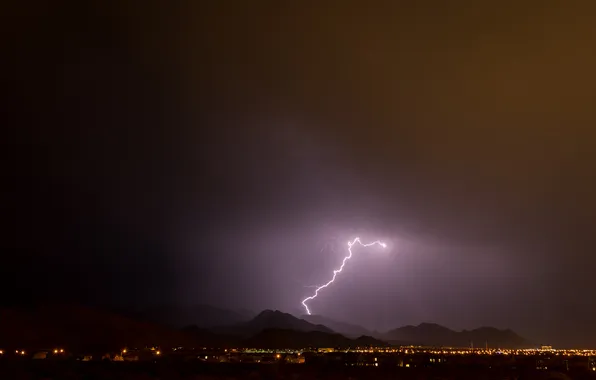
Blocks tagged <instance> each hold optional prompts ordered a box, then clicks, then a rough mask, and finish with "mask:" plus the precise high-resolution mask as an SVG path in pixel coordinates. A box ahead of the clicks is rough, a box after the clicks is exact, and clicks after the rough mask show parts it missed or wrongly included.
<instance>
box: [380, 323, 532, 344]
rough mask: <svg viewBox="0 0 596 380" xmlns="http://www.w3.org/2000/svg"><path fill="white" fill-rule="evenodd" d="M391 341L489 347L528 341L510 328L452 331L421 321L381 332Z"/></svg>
mask: <svg viewBox="0 0 596 380" xmlns="http://www.w3.org/2000/svg"><path fill="white" fill-rule="evenodd" d="M383 337H384V338H385V339H386V340H388V341H390V342H392V341H400V342H410V343H411V344H419V345H427V346H451V347H469V346H470V345H471V344H474V345H475V346H476V347H485V346H486V345H488V347H491V348H519V347H526V346H528V342H527V341H526V340H525V339H524V338H522V337H520V336H519V335H517V334H516V333H515V332H513V331H511V330H499V329H496V328H494V327H481V328H478V329H474V330H469V331H468V330H463V331H454V330H451V329H449V328H447V327H444V326H441V325H438V324H436V323H421V324H419V325H418V326H411V325H408V326H403V327H400V328H397V329H394V330H391V331H388V332H387V333H385V334H383Z"/></svg>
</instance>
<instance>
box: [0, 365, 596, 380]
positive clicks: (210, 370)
mask: <svg viewBox="0 0 596 380" xmlns="http://www.w3.org/2000/svg"><path fill="white" fill-rule="evenodd" d="M0 379H11V380H12V379H14V380H20V379H47V380H50V379H52V380H53V379H65V380H69V379H72V380H75V379H85V380H87V379H89V380H92V379H93V380H94V379H97V380H100V379H114V380H119V379H121V380H125V379H126V380H141V379H160V380H169V379H172V380H177V379H185V380H186V379H188V380H211V379H213V380H215V379H225V380H233V379H263V380H265V379H271V380H273V379H291V380H300V379H317V380H319V379H320V380H325V379H338V380H339V379H346V380H348V379H350V380H367V379H437V380H438V379H463V380H467V379H470V380H482V379H486V380H492V379H499V380H504V379H518V380H522V379H544V380H549V379H596V373H590V372H577V373H573V372H567V373H563V372H555V371H543V370H542V371H541V370H535V371H534V370H529V371H515V370H502V369H498V370H491V369H487V368H474V367H461V368H450V369H447V370H446V369H432V368H371V367H367V368H364V367H363V368H354V367H330V366H305V365H288V364H286V365H277V364H274V365H251V364H206V363H196V362H179V363H173V362H166V361H163V362H138V363H114V362H77V361H64V362H51V361H21V362H18V361H13V362H0Z"/></svg>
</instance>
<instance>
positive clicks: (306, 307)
mask: <svg viewBox="0 0 596 380" xmlns="http://www.w3.org/2000/svg"><path fill="white" fill-rule="evenodd" d="M356 243H358V244H360V245H361V246H363V247H370V246H372V245H380V246H381V247H383V248H386V247H387V244H385V243H383V242H381V241H379V240H376V241H373V242H372V243H366V244H364V243H363V242H362V241H361V240H360V238H359V237H357V238H355V239H354V240H352V241H349V242H348V252H349V254H348V255H347V256H346V257H344V259H343V261H342V262H341V266H340V267H339V269H336V270H334V271H333V277H332V278H331V280H329V282H328V283H326V284H324V285H321V286H319V287H317V289H316V290H315V294H313V295H312V296H310V297H307V298H305V299H304V300H303V301H302V306H304V308H305V309H306V314H308V315H311V314H310V309H309V308H308V306H307V305H306V303H307V302H308V301H310V300H313V299H315V298H317V296H318V295H319V292H320V291H321V290H322V289H325V288H326V287H328V286H329V285H331V284H333V281H335V277H337V274H338V273H341V271H342V270H343V269H344V266H345V265H346V262H347V261H348V260H350V259H351V258H352V246H353V245H354V244H356Z"/></svg>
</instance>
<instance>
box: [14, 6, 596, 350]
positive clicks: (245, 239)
mask: <svg viewBox="0 0 596 380" xmlns="http://www.w3.org/2000/svg"><path fill="white" fill-rule="evenodd" d="M465 3H466V4H465V6H464V4H463V3H461V4H460V3H458V4H454V3H452V4H447V3H444V4H443V3H442V4H438V2H437V3H436V4H433V5H432V6H430V5H427V6H422V5H421V4H418V3H414V2H412V3H406V2H378V3H377V4H376V5H375V6H374V7H371V6H365V4H364V3H362V4H358V3H357V2H327V3H325V4H321V3H316V4H315V3H313V4H311V5H310V6H309V5H306V4H304V3H301V4H300V5H298V4H295V5H290V4H264V3H255V2H251V3H242V2H227V3H224V2H218V3H212V4H207V3H206V2H189V3H176V4H175V5H168V6H165V5H163V4H158V3H157V2H146V3H144V5H143V7H142V8H141V7H137V6H133V5H132V4H131V3H118V4H117V5H115V6H113V7H112V6H107V5H105V4H100V3H97V4H94V6H91V5H84V6H83V5H78V8H70V7H64V8H62V9H60V8H55V7H50V6H48V8H47V9H45V10H44V12H34V11H32V10H31V11H30V10H24V9H21V10H20V11H19V12H20V13H19V12H17V14H18V15H19V16H20V18H18V19H19V20H20V21H21V22H18V23H17V22H12V23H8V25H10V26H12V29H11V28H7V29H6V30H7V31H10V32H11V33H15V32H16V33H17V34H18V35H20V36H21V37H20V38H21V41H20V45H19V44H18V43H17V46H16V47H17V50H16V51H18V52H19V54H16V55H15V57H17V59H16V63H17V65H16V67H18V70H15V71H14V73H15V75H13V76H12V79H13V80H14V83H17V84H18V86H17V88H18V89H19V90H18V92H17V93H16V94H15V95H14V97H15V98H16V99H17V100H18V102H19V104H20V108H18V109H19V110H21V111H20V112H15V115H17V114H18V115H20V116H18V117H17V116H15V120H20V121H21V122H22V124H23V125H26V126H28V127H31V126H33V128H26V129H25V130H23V129H21V135H20V136H21V137H22V140H20V141H22V142H23V144H25V145H26V146H27V147H28V148H29V149H30V150H20V152H21V156H19V157H28V159H29V160H24V161H23V162H27V163H28V164H30V166H31V170H32V171H31V173H32V174H33V175H34V178H36V180H33V181H31V182H32V183H33V184H32V187H35V188H34V189H29V191H30V192H31V194H32V197H33V198H36V199H37V198H38V195H39V192H40V190H39V189H38V188H37V187H36V186H38V185H39V183H44V184H45V183H49V184H50V185H51V186H52V189H53V190H52V191H50V192H49V195H47V196H46V197H45V198H44V197H41V198H39V200H38V201H36V202H37V203H35V202H34V203H32V205H35V206H31V205H29V204H28V203H27V202H26V201H23V202H21V203H19V205H20V207H28V208H27V210H29V211H30V215H32V217H31V219H33V220H34V221H35V222H31V223H34V224H33V225H32V226H30V225H29V224H28V223H30V219H25V221H24V222H22V228H21V231H25V232H21V233H22V235H18V236H23V237H22V239H23V240H30V239H29V238H27V236H29V235H28V234H29V232H27V231H29V230H33V229H34V230H40V229H41V230H43V229H45V228H46V226H47V225H48V224H50V225H51V224H52V220H53V219H52V216H53V215H55V214H58V215H62V214H63V213H64V211H63V210H69V211H68V212H70V213H72V215H73V216H72V218H71V220H70V221H68V222H64V223H62V222H60V223H55V225H54V226H53V227H51V231H53V232H50V233H48V235H49V236H55V235H56V233H57V232H56V231H58V232H59V234H63V235H65V236H70V234H71V232H69V231H70V228H69V227H64V226H71V225H77V226H79V228H82V229H83V230H84V231H87V232H85V233H86V234H89V233H91V232H89V231H93V234H98V235H100V236H101V235H102V234H103V231H114V232H110V236H114V237H112V238H111V239H109V240H110V241H112V242H113V243H110V244H107V245H106V246H103V245H96V244H91V243H89V242H92V241H95V240H94V239H92V238H89V237H85V236H86V235H85V233H84V234H82V237H81V241H83V243H82V244H81V246H82V247H83V248H84V249H83V250H82V251H84V252H85V253H81V256H82V257H93V258H95V259H96V260H100V258H101V260H100V261H104V262H105V264H104V266H105V268H103V269H101V270H100V271H97V272H96V273H101V275H98V277H101V276H102V275H103V276H106V277H110V278H115V279H113V280H112V281H111V283H117V284H120V283H125V282H126V281H125V280H124V279H126V278H130V277H131V276H132V275H130V274H124V275H121V276H120V277H118V276H117V275H115V273H130V272H131V271H132V269H131V268H138V267H143V268H144V271H145V272H144V273H145V274H141V275H139V280H137V281H135V282H137V283H139V282H142V283H144V284H147V283H152V284H154V285H153V287H154V288H155V289H161V291H160V292H159V293H160V294H159V296H156V297H154V298H156V299H157V300H159V299H168V298H175V299H177V300H178V301H180V302H197V301H200V302H212V303H219V304H231V305H235V306H242V307H250V308H253V309H258V308H261V307H279V308H284V309H286V310H294V309H295V308H297V307H298V306H299V302H300V300H301V299H302V298H303V297H304V296H306V295H308V293H309V291H310V289H309V288H305V287H304V286H306V285H313V284H316V283H321V282H323V281H324V280H325V279H326V277H327V276H328V274H329V273H330V271H331V270H332V269H333V268H335V267H336V266H337V263H338V262H339V260H340V259H341V256H342V254H343V251H342V250H345V245H344V244H345V241H347V239H349V238H350V237H352V236H354V234H362V235H363V236H367V237H370V238H371V239H372V238H383V239H387V240H389V241H390V242H391V245H392V248H391V252H389V253H386V254H385V256H377V255H376V254H375V253H373V252H362V253H361V256H358V257H357V258H355V259H354V262H353V263H352V264H353V265H352V266H351V267H350V268H349V269H347V272H346V273H345V276H344V277H343V278H342V281H343V282H342V283H341V284H339V283H338V284H337V286H336V287H334V288H332V289H329V292H328V293H326V294H325V295H324V296H323V298H322V299H321V301H318V302H319V303H318V304H317V310H319V311H320V312H321V313H326V314H330V315H333V314H334V313H335V315H333V316H335V317H337V318H341V319H352V321H353V322H358V323H365V324H367V325H368V326H371V327H378V328H387V327H394V326H397V325H399V324H402V323H417V322H420V321H423V320H432V321H435V322H438V323H444V324H447V325H449V326H453V327H459V328H471V327H475V326H478V325H486V324H492V325H497V326H502V327H512V328H514V329H518V330H520V332H521V333H522V334H527V335H530V337H536V339H552V340H554V341H555V340H556V341H557V342H560V343H567V342H569V343H577V344H588V343H589V342H590V341H591V340H590V339H593V338H595V337H590V336H587V335H584V331H583V329H587V328H588V321H589V320H590V318H592V317H593V316H594V313H596V310H595V309H594V306H593V305H591V301H590V297H589V294H590V292H593V291H594V290H595V289H594V285H593V284H592V281H590V274H591V268H592V267H593V266H594V259H593V258H592V253H593V247H594V243H595V241H594V236H596V235H595V234H594V232H595V231H594V228H593V218H594V215H595V213H596V203H595V201H594V199H593V197H592V194H594V193H595V191H596V181H595V180H594V178H593V176H592V174H591V173H592V172H594V166H595V162H596V157H595V153H594V152H595V150H594V148H595V147H594V145H595V138H596V136H595V133H594V131H593V125H596V114H595V111H594V109H593V107H592V103H593V100H592V99H593V98H594V97H595V95H596V94H594V92H595V89H596V83H595V82H596V76H595V75H594V74H593V70H592V67H595V66H596V65H595V64H596V55H595V54H594V50H593V48H592V46H594V45H595V42H596V32H595V29H594V28H593V26H592V22H591V19H590V17H589V16H590V15H591V14H592V11H593V9H588V8H590V7H591V8H593V7H592V6H591V5H589V4H588V5H587V6H586V5H582V6H580V5H579V3H574V4H571V3H566V4H565V6H562V5H549V4H544V3H543V2H525V3H523V4H519V3H515V2H511V3H503V2H499V3H498V4H497V3H495V4H493V5H489V4H487V3H478V2H465ZM90 4H93V3H90ZM584 8H585V9H584ZM15 12H16V11H15ZM71 15H73V16H71ZM58 20H59V21H58ZM25 31H27V32H26V33H25ZM5 75H6V74H5ZM15 78H16V79H15ZM11 97H12V96H11ZM17 124H18V123H17ZM32 143H33V144H32ZM31 152H33V153H32V154H30V153H31ZM27 170H29V167H28V168H27ZM21 173H23V171H22V172H21ZM27 173H29V172H27ZM22 176H24V177H26V176H27V174H22ZM50 185H49V186H50ZM17 187H18V186H17ZM56 199H59V200H60V201H59V202H58V201H56ZM56 202H58V206H56V207H57V209H56V210H54V211H43V212H39V211H37V210H38V208H39V209H41V210H48V206H47V205H48V204H55V203H56ZM23 205H25V206H23ZM38 206H39V207H38ZM34 210H35V211H34ZM38 214H40V215H41V216H40V215H38ZM66 214H67V215H70V214H68V213H66ZM44 215H45V219H44ZM61 218H62V216H61ZM40 220H42V221H40ZM81 225H82V226H83V227H81ZM18 228H20V227H18ZM98 231H99V232H98ZM115 236H120V237H121V239H123V241H120V240H119V239H120V238H116V237H115ZM97 239H99V240H101V239H100V238H97ZM131 245H132V248H124V247H129V246H131ZM38 246H40V245H39V243H31V247H38ZM49 246H52V247H54V248H52V249H49V250H47V252H52V253H51V254H50V253H48V254H50V255H55V254H56V253H55V252H56V251H58V250H60V249H59V248H56V247H61V246H62V245H60V244H54V243H52V244H49ZM90 246H93V247H94V249H93V250H91V251H92V252H95V253H87V251H88V250H89V249H90V248H89V247H90ZM325 246H327V248H326V249H322V248H323V247H325ZM112 247H114V248H112ZM116 247H118V248H116ZM329 247H333V248H334V249H333V250H332V249H330V248H329ZM79 250H80V247H77V248H76V249H75V248H69V249H67V250H66V251H67V252H66V253H65V255H67V256H68V257H70V258H72V257H75V256H76V254H75V253H74V252H75V251H77V253H78V251H79ZM24 251H27V252H33V253H31V254H32V255H37V253H35V252H37V251H45V249H41V248H27V249H24ZM134 252H136V253H134ZM144 252H147V254H144ZM88 255H89V256H88ZM50 257H54V256H50ZM112 262H113V264H110V263H112ZM139 262H141V263H142V264H139ZM116 267H118V268H119V269H118V270H116V269H114V268H116ZM174 273H175V274H174ZM68 276H71V275H68ZM133 277H134V276H133ZM121 278H122V279H121ZM108 282H110V281H105V280H102V279H101V278H98V279H97V280H96V283H97V284H102V283H108ZM97 286H99V285H97ZM114 286H116V285H114ZM92 288H93V286H92ZM140 288H142V287H140ZM152 289H153V288H152ZM152 291H153V290H152ZM139 292H142V291H140V290H139ZM150 293H151V291H149V290H147V292H146V294H150ZM148 298H151V296H148ZM569 310H574V316H573V321H570V320H569V319H568V318H570V317H569V316H568V315H566V313H567V312H568V311H569ZM346 316H349V317H346ZM561 326H563V327H561ZM566 326H574V327H573V328H572V327H569V329H568V330H567V327H566ZM555 327H556V328H557V329H556V330H557V331H560V333H558V332H556V331H554V330H555Z"/></svg>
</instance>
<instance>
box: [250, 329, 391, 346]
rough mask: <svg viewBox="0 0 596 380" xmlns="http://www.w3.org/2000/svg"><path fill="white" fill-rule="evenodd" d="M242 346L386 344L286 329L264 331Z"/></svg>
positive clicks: (369, 338) (325, 333)
mask: <svg viewBox="0 0 596 380" xmlns="http://www.w3.org/2000/svg"><path fill="white" fill-rule="evenodd" d="M244 345H245V346H246V347H255V348H304V347H318V348H322V347H330V348H338V347H343V348H347V347H364V346H386V345H387V343H385V342H382V341H380V340H377V339H374V338H372V337H365V336H362V337H360V338H358V339H349V338H346V337H345V336H343V335H341V334H337V333H327V332H322V331H308V332H305V331H296V330H288V329H266V330H263V331H261V332H259V333H258V334H256V335H255V336H253V337H251V338H249V339H247V340H245V341H244Z"/></svg>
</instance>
